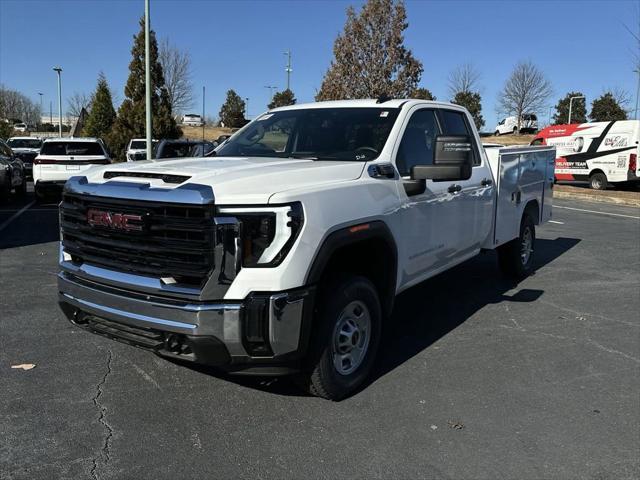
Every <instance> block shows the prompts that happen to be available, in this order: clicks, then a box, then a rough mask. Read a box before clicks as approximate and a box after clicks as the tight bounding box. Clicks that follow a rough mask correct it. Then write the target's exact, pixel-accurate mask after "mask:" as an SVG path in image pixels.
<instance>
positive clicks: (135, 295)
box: [58, 269, 313, 373]
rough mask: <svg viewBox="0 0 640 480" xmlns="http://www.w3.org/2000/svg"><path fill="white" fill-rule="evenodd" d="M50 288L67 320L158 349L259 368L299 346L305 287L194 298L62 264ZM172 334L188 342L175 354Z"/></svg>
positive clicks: (308, 298)
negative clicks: (131, 286) (106, 280)
mask: <svg viewBox="0 0 640 480" xmlns="http://www.w3.org/2000/svg"><path fill="white" fill-rule="evenodd" d="M93 273H96V272H95V271H94V272H93ZM58 291H59V297H58V299H59V303H60V306H61V308H62V310H63V312H64V313H65V315H66V316H67V317H68V319H69V320H70V321H71V322H73V323H74V324H76V325H78V326H80V327H83V328H86V329H88V330H90V331H92V332H94V333H98V334H102V335H105V336H108V337H111V338H114V339H116V340H121V341H125V342H126V343H130V344H134V345H136V346H140V347H143V348H148V349H150V350H154V351H156V353H159V354H161V355H166V356H171V357H175V358H181V359H184V360H187V361H194V362H195V363H205V364H210V365H215V366H220V367H229V368H230V369H238V370H242V369H243V368H240V367H242V366H245V367H247V366H248V367H255V369H256V370H263V371H266V369H264V368H263V369H260V367H265V366H266V367H274V366H278V368H280V367H281V366H282V365H285V364H286V365H290V364H291V362H292V361H294V363H295V361H297V360H299V359H300V358H301V357H302V356H303V354H304V352H305V351H306V343H307V338H308V335H307V332H308V328H307V326H308V324H309V323H310V322H309V321H307V320H305V318H309V315H310V314H311V308H312V297H313V295H312V291H311V290H309V289H302V290H296V291H291V292H279V293H265V294H252V295H250V296H249V297H247V299H245V300H243V301H237V302H212V303H207V302H194V301H190V300H178V299H176V298H168V297H162V296H157V295H150V294H148V293H145V292H134V291H130V290H126V289H122V288H118V287H116V286H114V285H113V284H110V285H108V284H103V283H99V282H96V281H94V280H89V279H87V278H83V277H80V276H78V275H76V274H74V273H71V272H69V271H66V270H64V269H63V270H62V271H61V272H60V273H59V274H58ZM150 338H152V339H153V341H151V340H149V339H150ZM178 340H179V341H180V342H182V343H184V344H185V345H187V344H188V345H190V346H191V347H193V348H191V347H190V348H188V349H187V350H188V352H187V353H186V354H185V355H182V356H181V354H180V349H177V350H176V349H173V350H172V347H171V342H174V341H178ZM206 341H210V343H208V344H207V343H206ZM154 342H155V343H154ZM202 342H204V343H202ZM213 348H216V349H218V350H220V351H218V352H217V354H216V355H209V353H210V352H207V351H206V350H207V349H213ZM212 358H213V360H212ZM288 368H289V367H288V366H287V367H286V368H284V370H283V373H288V372H286V370H287V369H288ZM274 371H275V370H274ZM267 373H273V372H267ZM275 373H277V372H275Z"/></svg>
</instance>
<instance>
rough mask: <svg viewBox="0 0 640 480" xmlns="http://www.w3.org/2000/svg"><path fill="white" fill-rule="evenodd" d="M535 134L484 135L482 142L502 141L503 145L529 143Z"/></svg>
mask: <svg viewBox="0 0 640 480" xmlns="http://www.w3.org/2000/svg"><path fill="white" fill-rule="evenodd" d="M534 138H535V135H525V134H523V135H500V136H499V137H495V136H493V135H491V136H490V137H482V139H481V140H482V143H500V144H502V145H529V144H530V143H531V140H533V139H534Z"/></svg>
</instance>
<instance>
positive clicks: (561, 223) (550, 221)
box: [549, 220, 564, 225]
mask: <svg viewBox="0 0 640 480" xmlns="http://www.w3.org/2000/svg"><path fill="white" fill-rule="evenodd" d="M549 223H557V224H558V225H564V222H559V221H557V220H549Z"/></svg>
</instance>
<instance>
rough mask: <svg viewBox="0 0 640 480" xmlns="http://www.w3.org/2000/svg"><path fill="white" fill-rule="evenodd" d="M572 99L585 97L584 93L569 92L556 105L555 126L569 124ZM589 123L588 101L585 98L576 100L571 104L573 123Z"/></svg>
mask: <svg viewBox="0 0 640 480" xmlns="http://www.w3.org/2000/svg"><path fill="white" fill-rule="evenodd" d="M571 97H584V94H583V93H582V92H569V93H567V94H566V95H565V96H564V97H563V98H561V99H560V100H558V103H557V104H556V113H555V114H554V115H553V124H554V125H564V124H566V123H569V102H570V101H571ZM586 121H587V101H586V100H585V99H584V98H580V99H577V98H576V99H574V100H573V103H571V123H585V122H586Z"/></svg>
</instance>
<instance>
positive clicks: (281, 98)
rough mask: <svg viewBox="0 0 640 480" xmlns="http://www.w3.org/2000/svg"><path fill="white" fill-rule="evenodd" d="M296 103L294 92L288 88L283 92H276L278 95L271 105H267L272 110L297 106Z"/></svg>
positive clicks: (274, 97)
mask: <svg viewBox="0 0 640 480" xmlns="http://www.w3.org/2000/svg"><path fill="white" fill-rule="evenodd" d="M296 101H297V100H296V97H295V96H294V94H293V92H292V91H291V90H289V89H288V88H287V89H286V90H283V91H282V92H276V94H275V95H274V96H273V98H272V99H271V103H269V105H267V108H268V109H269V110H271V109H272V108H277V107H286V106H287V105H295V104H296Z"/></svg>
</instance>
